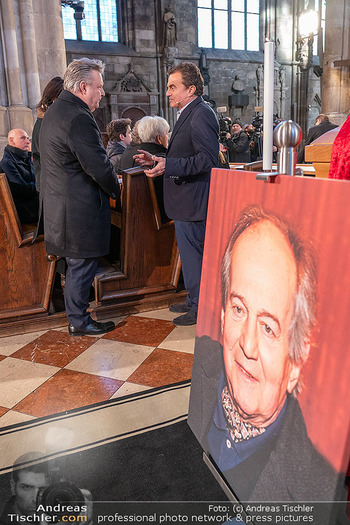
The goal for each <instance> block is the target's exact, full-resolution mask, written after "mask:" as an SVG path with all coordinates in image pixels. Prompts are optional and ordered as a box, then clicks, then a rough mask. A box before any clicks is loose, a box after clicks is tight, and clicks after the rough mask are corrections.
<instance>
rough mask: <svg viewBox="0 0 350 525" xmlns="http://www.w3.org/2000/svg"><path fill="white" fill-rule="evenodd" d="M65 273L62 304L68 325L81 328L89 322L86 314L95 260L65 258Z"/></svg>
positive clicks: (96, 262) (96, 261)
mask: <svg viewBox="0 0 350 525" xmlns="http://www.w3.org/2000/svg"><path fill="white" fill-rule="evenodd" d="M66 262H67V272H66V284H65V288H64V302H65V306H66V315H67V317H68V321H69V324H71V325H73V326H74V327H75V328H83V327H84V326H86V325H88V324H89V323H90V322H91V317H90V315H89V314H88V313H87V309H88V308H89V295H90V289H91V285H92V283H93V280H94V277H95V275H96V272H97V266H98V260H97V258H89V259H73V258H71V257H66Z"/></svg>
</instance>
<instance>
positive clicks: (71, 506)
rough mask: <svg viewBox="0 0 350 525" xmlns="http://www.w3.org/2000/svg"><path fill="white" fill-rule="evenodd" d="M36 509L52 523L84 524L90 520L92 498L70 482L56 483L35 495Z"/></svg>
mask: <svg viewBox="0 0 350 525" xmlns="http://www.w3.org/2000/svg"><path fill="white" fill-rule="evenodd" d="M36 507H37V509H38V510H41V511H42V512H44V513H45V514H46V515H47V516H50V521H51V522H52V523H61V522H63V521H67V518H68V521H81V520H82V519H83V518H84V522H85V523H86V524H90V523H91V519H92V497H91V493H90V492H89V491H88V490H86V489H80V488H79V487H77V486H76V485H75V484H74V483H71V482H70V481H58V482H56V483H52V484H51V485H49V486H48V487H46V488H43V489H41V490H40V491H39V492H38V494H37V499H36Z"/></svg>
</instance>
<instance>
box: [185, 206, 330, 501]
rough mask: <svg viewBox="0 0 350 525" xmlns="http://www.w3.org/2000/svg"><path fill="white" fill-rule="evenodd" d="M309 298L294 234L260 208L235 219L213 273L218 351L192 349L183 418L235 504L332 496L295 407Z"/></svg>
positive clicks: (203, 344)
mask: <svg viewBox="0 0 350 525" xmlns="http://www.w3.org/2000/svg"><path fill="white" fill-rule="evenodd" d="M316 289H317V269H316V263H315V257H314V254H313V251H312V250H311V248H309V247H308V245H307V244H306V243H305V242H304V241H303V239H301V238H300V236H299V235H298V233H297V232H296V231H295V230H294V228H292V227H291V225H290V224H289V223H287V221H285V220H284V219H283V218H281V217H279V216H277V215H274V214H272V213H270V212H268V211H266V210H264V209H263V208H261V207H259V206H255V205H251V206H248V207H246V208H245V209H244V210H242V212H241V215H240V217H239V219H238V221H237V223H236V226H235V228H234V230H233V232H232V234H231V236H230V239H229V241H228V244H227V247H226V250H225V253H224V256H223V259H222V265H221V299H222V301H221V305H222V308H221V333H222V341H223V345H221V344H220V343H219V342H217V341H213V340H212V339H210V338H209V337H206V336H204V337H201V338H200V339H198V340H197V342H196V348H195V354H194V367H193V375H192V387H191V397H190V410H189V418H188V422H189V425H190V427H191V429H192V430H193V432H194V433H195V435H196V437H197V438H198V440H199V441H200V443H201V445H202V446H203V448H204V450H205V451H206V452H207V453H208V454H210V455H211V457H212V458H213V460H214V461H215V463H216V465H217V467H218V468H219V470H220V471H221V472H222V474H223V476H224V478H225V479H226V481H227V483H228V484H229V485H230V487H231V488H232V490H233V491H234V492H235V493H236V495H237V497H238V498H239V499H240V500H241V501H247V500H248V501H283V502H288V501H332V500H334V499H336V498H337V497H338V492H337V491H338V481H339V479H338V476H337V474H336V472H335V471H334V470H333V468H332V467H331V466H330V465H329V464H328V462H327V461H326V460H325V459H324V458H323V457H322V456H321V454H319V453H318V452H317V451H316V449H315V448H314V446H313V444H312V443H311V441H310V439H309V438H308V435H307V430H306V427H305V422H304V418H303V415H302V412H301V410H300V406H299V403H298V401H297V399H296V397H297V394H298V392H299V389H300V376H301V370H302V368H303V365H304V363H305V362H306V360H307V358H308V355H309V351H310V337H311V333H312V330H313V329H314V327H315V324H316V305H317V297H316ZM339 494H340V493H339Z"/></svg>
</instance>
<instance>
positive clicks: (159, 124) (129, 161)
mask: <svg viewBox="0 0 350 525" xmlns="http://www.w3.org/2000/svg"><path fill="white" fill-rule="evenodd" d="M168 132H169V124H168V123H167V121H166V120H165V119H163V118H162V117H149V116H147V117H143V118H142V119H140V120H138V122H137V134H138V136H139V137H140V141H141V142H140V144H134V145H133V146H130V147H129V148H127V149H126V150H125V151H124V153H123V155H122V157H121V159H120V169H121V170H127V169H129V168H134V167H135V166H138V164H137V162H136V161H135V160H134V158H133V157H134V155H137V153H138V150H139V149H142V150H144V151H148V153H151V154H152V155H157V156H162V155H163V156H165V154H166V150H167V147H168Z"/></svg>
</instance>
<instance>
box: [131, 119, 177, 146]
mask: <svg viewBox="0 0 350 525" xmlns="http://www.w3.org/2000/svg"><path fill="white" fill-rule="evenodd" d="M169 129H170V126H169V124H168V123H167V121H166V120H165V119H164V118H162V117H143V118H142V119H141V120H139V121H138V123H137V133H138V135H139V137H140V139H141V141H142V142H156V139H157V135H160V136H161V137H163V136H164V135H165V134H166V133H168V131H169Z"/></svg>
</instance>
